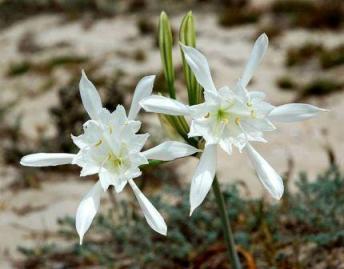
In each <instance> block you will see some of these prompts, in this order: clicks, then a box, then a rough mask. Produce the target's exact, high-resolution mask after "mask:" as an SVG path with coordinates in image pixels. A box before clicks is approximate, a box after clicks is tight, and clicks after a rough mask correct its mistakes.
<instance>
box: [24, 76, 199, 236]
mask: <svg viewBox="0 0 344 269" xmlns="http://www.w3.org/2000/svg"><path fill="white" fill-rule="evenodd" d="M154 78H155V77H154V76H147V77H144V78H143V79H142V80H141V81H140V82H139V83H138V85H137V87H136V89H135V93H134V96H133V100H132V104H131V108H130V111H129V115H128V117H127V114H126V112H125V110H124V108H123V106H121V105H118V106H117V108H116V110H115V111H113V112H112V113H111V112H110V111H108V110H107V109H105V108H103V107H102V103H101V99H100V96H99V94H98V92H97V90H96V88H95V87H94V85H93V84H92V83H91V82H90V81H89V80H88V79H87V77H86V75H85V73H84V72H82V76H81V81H80V85H79V86H80V95H81V99H82V103H83V105H84V107H85V110H86V111H87V113H88V114H89V116H90V118H91V119H90V120H88V121H87V122H86V123H85V124H84V126H83V128H84V133H83V134H81V135H79V136H72V139H73V142H74V144H75V145H76V146H77V147H78V148H79V152H78V153H77V154H67V153H36V154H31V155H27V156H24V157H23V158H22V159H21V162H20V163H21V164H22V165H25V166H36V167H40V166H54V165H62V164H77V165H78V166H80V167H82V170H81V174H80V175H81V176H87V175H92V174H98V175H99V180H98V182H97V183H96V184H95V185H94V186H93V188H92V189H91V190H90V191H89V192H88V193H87V194H86V195H85V197H84V198H83V199H82V200H81V202H80V204H79V207H78V209H77V212H76V229H77V232H78V234H79V236H80V243H82V239H83V236H84V234H85V233H86V231H87V230H88V229H89V227H90V225H91V223H92V220H93V218H94V217H95V215H96V213H97V211H98V208H99V203H100V198H101V193H102V192H103V191H106V190H107V189H108V187H109V186H110V185H113V186H114V187H115V190H116V192H121V191H122V190H123V188H124V187H125V186H126V184H127V182H129V185H130V186H131V188H132V190H133V192H134V194H135V197H136V198H137V200H138V202H139V205H140V207H141V209H142V211H143V213H144V216H145V218H146V220H147V222H148V224H149V225H150V227H151V228H152V229H153V230H155V231H156V232H158V233H160V234H163V235H166V233H167V226H166V224H165V221H164V219H163V218H162V216H161V215H160V214H159V212H158V211H157V210H156V209H155V208H154V206H153V205H152V204H151V203H150V202H149V200H148V199H147V198H146V197H145V196H144V195H143V193H142V192H141V191H140V190H139V188H138V187H137V186H136V184H135V182H134V181H133V178H136V177H138V176H140V175H141V171H140V166H141V165H143V164H147V163H148V159H155V160H163V161H169V160H174V159H176V158H180V157H184V156H188V155H192V154H194V153H196V152H198V149H196V148H194V147H192V146H190V145H187V144H184V143H180V142H174V141H167V142H164V143H162V144H160V145H158V146H156V147H154V148H151V149H149V150H147V151H143V152H142V151H141V150H142V148H143V146H144V144H145V142H146V140H147V138H148V136H149V135H148V134H137V132H138V130H139V129H140V126H141V122H139V121H136V120H135V118H136V116H137V114H138V112H139V110H140V106H139V101H141V100H142V99H143V98H145V97H147V96H149V95H150V94H151V92H152V88H153V83H154Z"/></svg>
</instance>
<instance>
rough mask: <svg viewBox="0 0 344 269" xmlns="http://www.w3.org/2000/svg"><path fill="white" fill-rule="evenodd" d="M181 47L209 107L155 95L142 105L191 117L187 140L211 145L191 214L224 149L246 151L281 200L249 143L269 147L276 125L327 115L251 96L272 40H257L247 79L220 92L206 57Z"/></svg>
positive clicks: (278, 185)
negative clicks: (266, 136) (219, 150)
mask: <svg viewBox="0 0 344 269" xmlns="http://www.w3.org/2000/svg"><path fill="white" fill-rule="evenodd" d="M180 45H181V47H182V49H183V52H184V55H185V59H186V61H187V63H188V64H189V66H190V68H191V69H192V71H193V73H194V75H195V77H196V79H197V81H198V83H199V84H200V85H201V86H202V87H203V88H204V99H205V101H204V103H202V104H198V105H194V106H187V105H184V104H182V103H180V102H178V101H176V100H171V99H169V98H166V97H163V96H154V95H152V96H150V97H147V98H145V99H143V100H142V101H141V102H140V104H141V106H142V107H143V108H144V109H145V110H146V111H149V112H156V113H164V114H169V115H184V116H189V117H190V118H191V126H190V132H189V134H188V136H189V137H195V136H199V137H203V139H204V140H205V142H206V144H205V150H204V153H203V155H202V156H201V159H200V162H199V164H198V167H197V169H196V173H195V175H194V177H193V179H192V183H191V190H190V205H191V213H192V212H193V210H194V209H195V208H197V207H198V206H199V205H200V204H201V203H202V201H203V200H204V198H205V197H206V195H207V193H208V192H209V189H210V187H211V185H212V182H213V178H214V175H215V169H216V147H214V145H215V146H216V145H219V146H220V148H222V149H223V150H224V151H225V152H226V153H227V154H229V155H231V153H232V148H233V146H235V147H236V148H238V150H239V151H240V152H242V151H243V150H244V151H245V152H246V153H247V154H248V157H249V159H250V161H251V163H252V165H253V166H254V168H255V170H256V172H257V174H258V178H259V179H260V181H261V182H262V184H263V186H264V187H265V188H266V189H267V190H268V191H269V192H270V194H271V195H272V196H273V197H274V198H276V199H280V198H281V197H282V194H283V191H284V187H283V181H282V179H281V177H280V176H279V175H278V174H277V173H276V172H275V170H274V169H273V168H272V167H271V166H270V165H269V164H268V162H266V161H265V160H264V159H263V157H261V156H260V155H259V153H258V152H257V151H255V150H254V149H253V147H252V146H251V145H250V142H251V141H257V142H266V140H265V139H264V137H263V132H265V131H273V130H275V129H276V127H275V126H274V125H273V123H272V121H279V122H294V121H300V120H305V119H309V118H311V117H314V116H316V115H317V114H318V113H319V112H320V111H325V110H324V109H321V108H318V107H315V106H312V105H307V104H286V105H282V106H278V107H274V106H273V105H271V104H269V103H267V102H266V101H264V99H265V94H264V93H263V92H258V91H250V92H249V91H247V89H246V87H247V85H248V83H249V81H250V80H251V78H252V76H253V73H254V71H255V70H256V69H257V67H258V65H259V63H260V62H261V60H262V57H263V56H264V54H265V52H266V50H267V47H268V37H267V36H266V35H265V34H262V35H261V36H260V37H259V38H258V39H257V40H256V42H255V44H254V46H253V50H252V52H251V55H250V58H249V60H248V62H247V64H246V67H245V69H244V73H243V75H242V76H241V78H240V79H239V80H238V82H237V83H236V85H235V86H234V87H231V88H229V87H222V88H220V89H218V90H217V89H216V87H215V85H214V82H213V79H212V76H211V73H210V68H209V65H208V62H207V59H206V58H205V56H204V55H202V53H201V52H199V51H198V50H197V49H195V48H192V47H188V46H184V45H183V44H180ZM204 155H206V156H204Z"/></svg>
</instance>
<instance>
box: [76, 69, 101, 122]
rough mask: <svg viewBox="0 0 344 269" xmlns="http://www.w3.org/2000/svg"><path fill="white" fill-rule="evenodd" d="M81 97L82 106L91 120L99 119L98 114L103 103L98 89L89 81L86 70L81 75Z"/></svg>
mask: <svg viewBox="0 0 344 269" xmlns="http://www.w3.org/2000/svg"><path fill="white" fill-rule="evenodd" d="M79 88H80V95H81V100H82V104H83V105H84V108H85V110H86V111H87V113H88V115H90V117H91V119H97V118H98V113H99V112H100V111H101V109H102V102H101V100H100V96H99V94H98V92H97V89H96V87H94V85H93V84H92V82H91V81H89V80H88V78H87V76H86V74H85V72H84V70H83V71H82V74H81V80H80V83H79Z"/></svg>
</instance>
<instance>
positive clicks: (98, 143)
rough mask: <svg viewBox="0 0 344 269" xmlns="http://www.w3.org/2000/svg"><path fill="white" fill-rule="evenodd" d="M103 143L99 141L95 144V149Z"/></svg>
mask: <svg viewBox="0 0 344 269" xmlns="http://www.w3.org/2000/svg"><path fill="white" fill-rule="evenodd" d="M102 143H103V141H102V140H101V139H100V140H99V141H98V142H97V144H95V146H96V147H98V146H100V145H101V144H102Z"/></svg>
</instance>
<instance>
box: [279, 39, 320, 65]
mask: <svg viewBox="0 0 344 269" xmlns="http://www.w3.org/2000/svg"><path fill="white" fill-rule="evenodd" d="M323 51H324V47H323V46H322V45H321V44H314V43H311V42H308V43H305V44H303V45H302V46H300V47H295V48H290V49H289V50H288V52H287V58H286V65H287V66H289V67H290V66H295V65H303V64H305V63H307V62H309V61H310V60H312V59H314V58H316V57H317V56H318V55H320V54H321V53H322V52H323Z"/></svg>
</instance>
